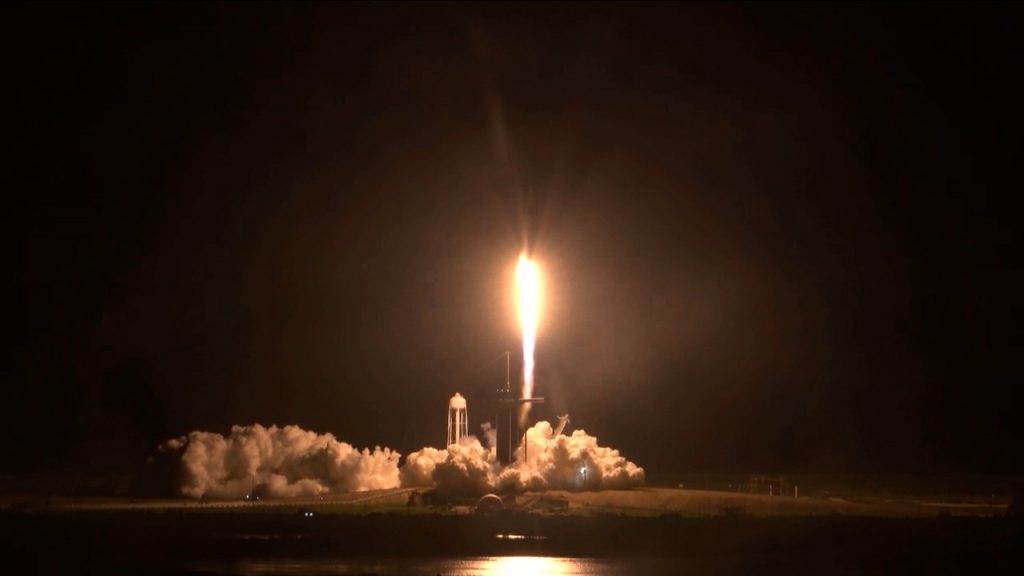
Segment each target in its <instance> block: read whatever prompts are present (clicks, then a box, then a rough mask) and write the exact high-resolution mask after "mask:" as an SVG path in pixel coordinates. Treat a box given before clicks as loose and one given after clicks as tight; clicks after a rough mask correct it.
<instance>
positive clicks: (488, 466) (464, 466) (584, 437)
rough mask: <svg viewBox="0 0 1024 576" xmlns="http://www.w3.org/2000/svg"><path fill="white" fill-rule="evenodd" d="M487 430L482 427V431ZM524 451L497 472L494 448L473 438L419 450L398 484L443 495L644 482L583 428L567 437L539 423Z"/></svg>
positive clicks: (641, 475)
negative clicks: (488, 447) (429, 487)
mask: <svg viewBox="0 0 1024 576" xmlns="http://www.w3.org/2000/svg"><path fill="white" fill-rule="evenodd" d="M489 429H490V427H485V428H484V431H485V433H486V432H487V431H488V430H489ZM526 437H527V442H528V445H527V449H526V450H524V447H523V446H522V445H520V447H519V448H518V449H517V450H516V454H515V462H513V463H512V464H511V465H509V466H507V467H505V468H502V467H501V465H500V464H499V463H498V462H497V459H496V457H495V450H494V448H493V447H492V448H491V449H486V448H484V447H483V445H481V444H480V442H479V441H478V440H477V439H476V438H473V437H472V436H470V437H467V438H465V439H463V441H462V442H461V443H460V444H458V445H455V444H453V445H451V446H449V447H448V448H447V449H446V450H437V449H435V448H424V449H423V450H420V451H418V452H413V453H412V454H410V455H409V456H408V457H407V458H406V461H405V464H404V465H403V466H402V470H401V479H402V486H403V487H407V488H411V487H427V486H433V487H436V488H437V490H438V492H440V493H442V494H445V495H478V494H484V493H486V492H493V491H497V490H502V491H503V490H513V491H520V492H521V491H524V490H545V489H548V488H560V489H566V490H601V489H606V488H633V487H636V486H640V485H642V484H643V483H644V470H643V468H641V467H639V466H637V465H636V464H634V463H632V462H630V461H628V460H626V459H625V458H623V457H622V456H621V455H620V454H619V451H618V450H613V449H611V448H607V447H604V446H600V445H599V444H598V443H597V438H595V437H594V436H590V435H588V434H587V433H586V432H584V431H583V430H576V431H575V432H573V433H572V435H571V436H565V435H561V434H554V430H553V429H552V427H551V424H549V423H548V422H544V421H541V422H538V423H537V424H535V425H534V426H533V428H530V429H529V430H528V431H527V434H526Z"/></svg>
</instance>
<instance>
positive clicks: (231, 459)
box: [160, 424, 400, 498]
mask: <svg viewBox="0 0 1024 576" xmlns="http://www.w3.org/2000/svg"><path fill="white" fill-rule="evenodd" d="M160 450H161V451H163V452H170V453H177V454H180V456H181V468H180V473H181V484H180V490H181V494H182V495H184V496H190V497H192V498H202V497H204V496H206V497H213V498H243V497H245V496H247V495H256V494H264V495H266V496H271V497H288V496H315V495H318V494H326V493H329V492H352V491H361V490H377V489H383V488H395V487H397V486H398V485H399V478H398V459H399V457H400V454H399V453H398V452H395V451H392V450H389V449H388V448H380V447H376V448H374V449H373V450H372V451H370V450H369V449H363V450H357V449H356V448H354V447H352V446H351V445H350V444H347V443H345V442H339V441H338V440H336V439H335V438H334V436H333V435H331V434H317V433H315V432H310V431H308V430H303V429H302V428H299V427H298V426H284V427H281V428H278V427H277V426H270V427H263V426H261V425H259V424H254V425H252V426H233V427H232V428H231V433H230V434H228V435H227V436H222V435H220V434H216V433H212V432H200V431H196V432H192V433H191V434H189V435H188V436H182V437H181V438H174V439H171V440H168V441H167V442H165V443H164V444H162V445H161V446H160Z"/></svg>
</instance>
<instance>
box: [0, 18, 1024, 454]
mask: <svg viewBox="0 0 1024 576" xmlns="http://www.w3.org/2000/svg"><path fill="white" fill-rule="evenodd" d="M4 20H5V23H4V25H3V27H4V38H5V40H4V44H5V49H4V54H5V56H4V60H5V65H4V77H5V82H4V84H5V86H6V88H5V89H4V93H5V96H4V98H5V100H7V105H6V106H5V109H6V111H7V118H8V119H7V129H6V130H5V132H6V134H7V139H8V143H9V147H8V152H7V163H6V170H5V173H6V174H5V175H6V178H5V179H6V180H7V181H8V185H6V186H5V187H4V188H5V191H6V192H7V194H5V196H7V200H6V201H5V210H4V213H5V223H4V233H5V235H7V236H8V240H7V241H6V242H4V247H5V250H7V251H9V253H8V255H7V257H6V258H5V261H6V262H7V265H6V270H7V273H6V274H5V276H6V279H7V280H6V282H5V284H6V285H7V289H8V290H9V294H10V296H9V297H8V298H7V299H6V301H7V303H8V306H7V312H6V314H5V318H6V319H5V322H4V326H5V329H6V333H7V337H8V340H9V345H8V346H6V349H7V350H8V353H9V356H8V360H7V361H6V362H4V371H3V378H4V396H3V399H2V410H3V416H2V420H3V425H4V430H3V434H4V439H5V440H4V442H5V450H4V452H5V453H6V454H9V455H10V456H9V457H8V458H6V461H5V462H4V463H3V465H4V466H5V467H6V469H8V470H15V471H16V470H27V469H36V468H43V469H49V468H61V467H64V466H71V465H74V466H81V465H88V466H91V467H94V468H97V469H101V468H103V467H111V468H116V467H124V466H127V465H128V463H133V462H138V461H141V459H143V458H144V457H145V454H147V453H148V452H149V451H151V449H152V447H153V446H154V445H155V444H156V443H157V442H158V441H160V440H161V439H164V438H168V437H171V436H175V435H180V434H183V433H187V432H188V431H190V430H193V429H197V428H198V429H206V430H211V431H220V432H226V431H227V429H228V427H229V426H230V425H232V424H236V423H239V424H248V423H253V422H260V423H263V424H271V423H277V424H289V423H292V424H298V425H300V426H302V427H304V428H311V429H314V430H317V431H330V432H333V433H335V434H336V435H337V436H338V437H339V438H340V439H342V440H346V441H348V442H351V443H354V444H356V445H359V446H364V445H370V446H372V445H374V444H380V445H387V446H390V447H392V448H395V449H397V450H399V451H401V452H403V453H408V452H410V451H412V450H416V449H419V448H420V447H422V446H424V445H439V444H441V443H442V441H443V438H444V436H443V434H444V426H443V425H442V424H441V422H442V416H443V412H444V410H445V408H446V402H447V398H448V396H450V395H451V394H452V393H453V392H455V391H460V392H462V393H463V394H464V395H466V396H467V397H468V400H469V414H470V419H471V426H472V427H474V428H475V427H476V426H477V425H478V423H479V422H481V421H483V420H484V419H486V418H488V415H487V414H486V413H487V412H488V409H487V408H486V406H487V403H486V398H487V393H488V392H489V391H490V390H492V389H493V388H494V387H495V386H497V385H498V384H499V383H500V382H501V380H502V379H503V362H502V361H501V360H499V359H498V358H499V356H500V355H501V354H502V352H503V351H504V350H507V349H512V350H518V349H519V345H520V344H519V335H518V331H517V328H516V325H515V321H514V318H513V313H512V308H511V280H512V271H513V268H514V265H515V260H516V257H517V256H518V254H519V251H520V250H521V248H522V245H523V238H524V236H526V237H529V238H530V240H531V244H532V247H533V250H534V253H535V256H536V258H537V259H538V260H539V261H540V262H541V264H542V266H543V268H544V271H545V274H546V278H547V286H548V292H547V296H546V297H547V309H546V315H545V317H544V319H543V322H542V325H541V330H540V337H539V342H538V348H537V362H538V368H537V370H538V372H537V382H538V383H537V394H539V395H543V396H546V397H547V398H548V404H547V405H545V406H544V407H542V408H541V409H540V410H538V411H537V412H536V413H535V416H536V417H538V418H542V417H548V418H549V417H550V415H551V414H553V413H556V412H557V413H561V412H564V411H568V412H569V413H570V414H571V417H572V426H573V427H577V428H583V429H585V430H587V431H588V432H589V433H591V434H594V435H596V436H598V438H599V439H600V440H601V442H602V443H603V444H609V445H612V446H615V447H618V448H620V449H621V450H622V451H623V452H624V454H625V455H626V456H628V457H629V458H630V459H632V460H634V461H636V462H637V463H639V464H640V465H642V466H645V467H646V468H647V469H648V472H649V473H650V474H660V473H669V472H691V471H704V470H715V471H760V470H783V471H824V472H841V471H863V472H875V471H889V472H905V471H941V472H958V471H971V472H992V471H997V472H998V471H1002V472H1006V471H1021V470H1022V468H1021V463H1022V462H1024V459H1022V456H1024V454H1022V450H1021V443H1020V440H1019V435H1018V429H1019V427H1018V426H1017V425H1016V420H1017V419H1018V418H1019V416H1020V410H1019V402H1020V400H1021V396H1020V392H1018V391H1017V389H1018V388H1017V387H1018V386H1019V385H1020V384H1021V382H1022V375H1024V370H1022V358H1024V349H1022V341H1024V339H1022V333H1021V322H1022V320H1024V315H1022V304H1021V295H1022V294H1024V267H1022V265H1021V259H1020V254H1021V253H1022V252H1021V249H1022V242H1021V227H1020V214H1021V212H1020V210H1019V208H1020V207H1021V202H1020V200H1019V199H1018V198H1019V195H1020V194H1021V190H1022V187H1021V181H1020V166H1021V163H1022V160H1024V155H1022V151H1024V150H1022V145H1021V128H1022V127H1024V123H1022V113H1021V102H1024V93H1022V90H1021V89H1020V88H1019V87H1018V86H1017V84H1018V83H1017V82H1015V80H1017V76H1019V74H1020V70H1022V69H1024V52H1022V48H1021V43H1020V34H1021V32H1022V27H1021V24H1022V22H1021V18H1020V17H1019V16H1018V15H1017V14H1016V10H1013V7H1012V6H1010V5H981V6H978V5H974V4H972V5H959V6H958V5H947V4H940V5H901V6H895V7H893V6H888V5H871V6H860V5H838V6H836V5H774V6H773V5H769V6H765V5H760V4H758V5H710V6H706V5H682V6H667V5H653V6H651V5H648V6H632V5H630V6H628V7H627V6H614V5H611V6H609V5H600V6H587V5H575V4H573V5H565V6H550V5H533V6H526V7H523V6H505V7H502V6H490V5H486V6H485V5H463V4H451V5H447V4H437V5H432V6H420V5H415V6H405V7H403V6H394V5H382V6H349V5H344V6H323V5H299V6H273V5H271V6H267V5H235V4H231V5H222V6H202V5H199V6H197V5H155V6H154V5H150V6H135V5H117V6H109V5H100V6H95V5H94V6H81V5H73V6H65V5H52V4H36V5H32V6H20V7H17V8H13V9H10V10H8V12H7V16H6V17H5V18H4ZM527 212H528V213H529V214H530V215H531V217H530V218H529V219H527V218H524V214H525V213H527ZM524 229H525V230H527V232H526V233H525V234H524Z"/></svg>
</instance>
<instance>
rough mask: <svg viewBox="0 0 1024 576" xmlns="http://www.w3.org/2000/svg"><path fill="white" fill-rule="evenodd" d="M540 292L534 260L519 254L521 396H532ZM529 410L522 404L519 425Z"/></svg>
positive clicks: (518, 296)
mask: <svg viewBox="0 0 1024 576" xmlns="http://www.w3.org/2000/svg"><path fill="white" fill-rule="evenodd" d="M540 292H541V290H540V270H539V269H538V268H537V264H536V262H533V261H531V260H530V259H529V258H527V257H526V254H521V255H520V256H519V264H518V265H517V266H516V310H517V312H518V314H519V327H520V329H521V330H522V332H523V398H532V397H533V349H534V346H535V344H536V342H537V323H538V321H539V319H540V304H541V302H540V297H541V294H540ZM529 410H530V404H528V403H527V404H523V407H522V409H521V410H520V412H519V423H520V425H525V424H526V414H527V413H528V412H529Z"/></svg>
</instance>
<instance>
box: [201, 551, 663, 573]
mask: <svg viewBox="0 0 1024 576" xmlns="http://www.w3.org/2000/svg"><path fill="white" fill-rule="evenodd" d="M193 568H194V569H195V570H196V571H201V572H208V573H214V574H237V575H239V576H269V575H272V574H273V575H285V576H311V575H314V574H317V575H320V574H322V575H325V576H327V575H332V576H333V575H357V574H359V575H362V574H365V575H369V574H378V575H384V574H403V575H406V574H408V575H430V576H434V575H437V574H441V575H444V576H513V575H515V576H520V575H537V576H542V575H557V576H583V575H587V576H619V575H627V574H666V575H667V574H677V573H678V569H679V566H678V565H677V564H676V562H674V561H672V560H670V559H658V558H653V559H647V558H564V557H551V556H479V557H469V558H443V557H442V558H345V559H339V560H308V559H302V560H285V559H274V560H266V561H255V560H251V561H241V562H232V563H230V564H223V565H218V564H213V563H203V564H201V565H197V566H194V567H193Z"/></svg>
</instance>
